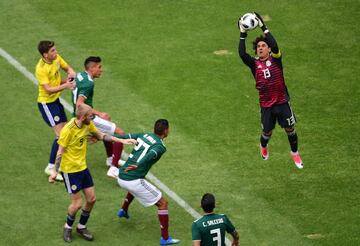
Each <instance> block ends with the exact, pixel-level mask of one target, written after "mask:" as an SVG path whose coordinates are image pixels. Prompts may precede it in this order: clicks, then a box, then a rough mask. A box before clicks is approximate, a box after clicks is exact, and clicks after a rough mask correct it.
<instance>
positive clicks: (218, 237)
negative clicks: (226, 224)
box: [210, 228, 221, 246]
mask: <svg viewBox="0 0 360 246" xmlns="http://www.w3.org/2000/svg"><path fill="white" fill-rule="evenodd" d="M210 234H215V235H214V237H213V241H214V242H215V241H216V242H217V246H221V233H220V228H218V229H214V230H211V231H210Z"/></svg>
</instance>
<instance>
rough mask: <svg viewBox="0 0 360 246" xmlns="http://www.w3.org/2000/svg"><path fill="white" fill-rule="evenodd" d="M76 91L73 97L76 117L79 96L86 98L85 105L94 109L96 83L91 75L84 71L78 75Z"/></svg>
mask: <svg viewBox="0 0 360 246" xmlns="http://www.w3.org/2000/svg"><path fill="white" fill-rule="evenodd" d="M75 81H76V89H75V90H73V91H72V94H73V95H72V96H73V100H72V102H73V105H74V115H75V113H76V112H75V111H76V101H77V99H78V97H79V96H83V97H85V104H87V105H89V106H90V107H93V96H94V86H95V85H94V81H93V79H92V78H91V77H90V75H89V74H88V73H87V72H86V71H84V72H82V73H78V74H77V76H76V78H75Z"/></svg>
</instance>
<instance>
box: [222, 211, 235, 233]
mask: <svg viewBox="0 0 360 246" xmlns="http://www.w3.org/2000/svg"><path fill="white" fill-rule="evenodd" d="M224 216H225V225H226V232H227V233H233V232H234V231H235V226H234V225H233V224H232V223H231V221H230V220H229V218H228V217H227V216H226V215H224Z"/></svg>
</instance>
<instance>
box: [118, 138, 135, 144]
mask: <svg viewBox="0 0 360 246" xmlns="http://www.w3.org/2000/svg"><path fill="white" fill-rule="evenodd" d="M121 142H122V143H123V144H135V145H136V144H137V143H138V142H137V141H136V140H135V139H131V138H129V139H121Z"/></svg>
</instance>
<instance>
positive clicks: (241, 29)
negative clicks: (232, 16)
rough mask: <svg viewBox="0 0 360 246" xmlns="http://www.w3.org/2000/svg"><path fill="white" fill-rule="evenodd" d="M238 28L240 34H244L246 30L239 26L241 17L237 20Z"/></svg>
mask: <svg viewBox="0 0 360 246" xmlns="http://www.w3.org/2000/svg"><path fill="white" fill-rule="evenodd" d="M238 27H239V29H240V32H241V33H246V30H245V29H244V27H243V26H242V24H241V17H240V18H239V20H238Z"/></svg>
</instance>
